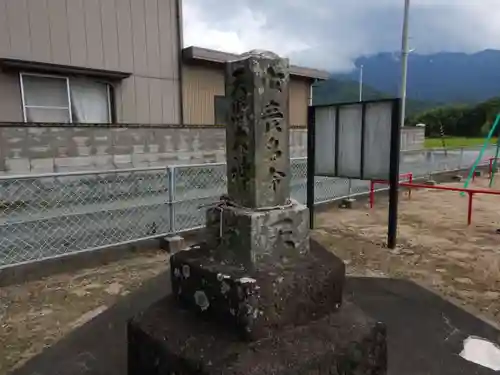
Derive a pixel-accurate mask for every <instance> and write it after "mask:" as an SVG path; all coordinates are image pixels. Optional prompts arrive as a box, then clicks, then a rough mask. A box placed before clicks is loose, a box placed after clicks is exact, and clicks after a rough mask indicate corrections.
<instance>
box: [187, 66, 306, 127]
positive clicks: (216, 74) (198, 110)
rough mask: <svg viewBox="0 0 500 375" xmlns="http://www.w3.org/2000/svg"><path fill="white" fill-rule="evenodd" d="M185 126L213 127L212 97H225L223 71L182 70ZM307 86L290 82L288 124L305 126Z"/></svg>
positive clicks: (296, 80)
mask: <svg viewBox="0 0 500 375" xmlns="http://www.w3.org/2000/svg"><path fill="white" fill-rule="evenodd" d="M183 74H184V76H183V80H184V82H183V86H184V87H183V97H184V122H185V123H186V124H203V125H206V124H208V125H213V124H214V122H215V118H214V115H215V109H214V97H215V96H217V95H224V71H223V69H221V68H216V67H213V68H212V67H206V66H197V65H184V67H183ZM309 95H310V82H309V81H308V80H304V79H294V78H292V80H291V82H290V123H291V124H292V125H306V124H307V106H308V104H309Z"/></svg>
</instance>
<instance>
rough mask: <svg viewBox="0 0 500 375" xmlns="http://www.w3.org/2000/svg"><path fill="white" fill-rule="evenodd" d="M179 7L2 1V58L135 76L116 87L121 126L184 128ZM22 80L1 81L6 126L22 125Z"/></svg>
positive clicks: (155, 0)
mask: <svg viewBox="0 0 500 375" xmlns="http://www.w3.org/2000/svg"><path fill="white" fill-rule="evenodd" d="M177 1H178V0H0V58H14V59H21V60H27V61H38V62H45V63H53V64H61V65H72V66H78V67H84V68H94V69H105V70H112V71H122V72H130V73H132V75H131V77H129V78H127V79H125V80H123V81H122V83H121V84H117V85H116V86H115V89H116V98H115V99H116V107H117V108H116V110H117V118H118V120H119V121H120V122H141V123H162V122H163V123H178V122H179V121H180V98H179V94H180V93H179V64H178V61H179V60H178V59H179V56H180V48H179V47H180V46H179V44H178V34H177V30H178V21H177V12H176V8H177V7H176V4H177ZM15 76H16V75H15V74H13V73H4V74H2V75H1V76H0V84H1V85H2V86H1V89H0V108H1V109H2V112H1V113H0V121H7V120H14V121H19V120H21V119H22V113H21V103H20V93H19V82H17V84H15V83H14V81H15V80H16V79H15V78H13V77H15ZM17 80H18V78H17ZM3 84H6V85H7V88H9V90H12V89H14V86H15V85H17V87H16V91H14V92H11V91H9V92H8V93H5V91H6V90H5V89H4V86H3ZM9 95H12V97H9ZM14 101H15V102H17V105H15V106H13V107H12V105H11V103H13V102H14ZM5 107H8V110H7V111H4V110H5Z"/></svg>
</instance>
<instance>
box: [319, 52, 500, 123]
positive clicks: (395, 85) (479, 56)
mask: <svg viewBox="0 0 500 375" xmlns="http://www.w3.org/2000/svg"><path fill="white" fill-rule="evenodd" d="M355 66H356V67H357V68H356V69H354V70H353V71H352V72H350V73H343V74H335V73H332V76H331V79H329V80H327V81H325V82H321V83H319V84H317V85H315V87H314V102H315V103H318V104H321V103H323V104H324V103H334V102H349V101H356V100H358V98H359V71H360V69H359V68H360V67H361V66H363V83H364V84H363V99H365V100H368V99H378V98H385V97H397V96H399V87H400V81H401V60H400V54H398V53H379V54H376V55H372V56H363V57H359V58H358V59H356V61H355ZM407 96H408V113H409V114H411V113H415V112H419V111H422V110H424V109H427V108H431V107H436V106H439V105H446V104H474V103H479V102H482V101H485V100H487V99H489V98H492V97H497V96H500V51H498V50H492V49H488V50H484V51H481V52H477V53H473V54H466V53H450V52H441V53H436V54H430V55H421V54H418V53H414V52H413V53H410V55H409V58H408V81H407Z"/></svg>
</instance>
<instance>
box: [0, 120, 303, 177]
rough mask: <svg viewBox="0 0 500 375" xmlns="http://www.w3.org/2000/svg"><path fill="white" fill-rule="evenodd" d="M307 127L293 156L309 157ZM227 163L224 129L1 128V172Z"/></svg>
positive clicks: (296, 134) (298, 133) (295, 141)
mask: <svg viewBox="0 0 500 375" xmlns="http://www.w3.org/2000/svg"><path fill="white" fill-rule="evenodd" d="M306 150H307V131H306V130H305V129H293V130H292V131H291V134H290V154H291V157H304V156H306V152H307V151H306ZM215 162H225V130H224V129H223V128H210V127H207V128H195V127H190V128H189V127H188V128H185V129H179V128H162V129H155V128H151V127H149V128H143V129H141V128H140V127H134V128H125V127H122V128H109V127H108V128H106V127H96V128H82V127H80V128H79V127H72V126H69V125H68V127H29V126H22V125H20V126H17V127H4V128H0V174H3V175H16V174H40V173H57V172H73V171H93V170H113V169H126V168H147V167H156V166H167V165H179V164H202V163H215Z"/></svg>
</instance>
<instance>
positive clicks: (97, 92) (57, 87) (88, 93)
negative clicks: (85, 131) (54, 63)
mask: <svg viewBox="0 0 500 375" xmlns="http://www.w3.org/2000/svg"><path fill="white" fill-rule="evenodd" d="M110 91H111V89H110V85H109V84H107V83H103V82H98V81H93V80H90V79H85V78H68V77H61V76H49V75H38V74H27V73H22V74H21V94H22V100H23V113H24V121H25V122H59V123H72V122H77V123H109V122H111V110H110V99H111V98H110Z"/></svg>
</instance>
